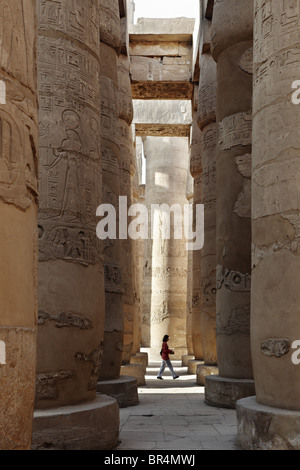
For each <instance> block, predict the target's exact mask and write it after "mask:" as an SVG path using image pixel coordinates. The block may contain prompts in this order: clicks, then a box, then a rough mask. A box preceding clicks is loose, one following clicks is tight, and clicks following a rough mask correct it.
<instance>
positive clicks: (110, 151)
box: [99, 25, 124, 380]
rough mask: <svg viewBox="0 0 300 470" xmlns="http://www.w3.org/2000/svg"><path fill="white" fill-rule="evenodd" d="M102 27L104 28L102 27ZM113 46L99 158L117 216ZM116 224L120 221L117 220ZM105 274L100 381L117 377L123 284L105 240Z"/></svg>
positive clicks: (116, 245) (117, 254) (114, 248)
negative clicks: (100, 157) (103, 330)
mask: <svg viewBox="0 0 300 470" xmlns="http://www.w3.org/2000/svg"><path fill="white" fill-rule="evenodd" d="M102 27H103V25H102ZM113 46H114V42H113V41H112V44H111V45H109V44H106V43H104V42H102V40H101V44H100V54H101V65H100V94H101V154H102V171H103V201H104V203H105V204H111V205H112V206H113V207H114V208H115V210H116V215H117V214H118V211H119V196H120V195H121V194H122V193H121V181H120V175H121V159H120V158H121V157H120V136H119V104H118V101H119V92H118V56H117V51H116V49H115V48H114V47H113ZM117 221H119V217H118V216H117ZM103 248H104V249H103V255H104V272H105V276H104V279H105V335H104V349H103V361H102V366H101V369H100V374H99V379H100V380H111V379H116V378H118V377H119V375H120V367H121V363H122V355H123V334H124V320H123V319H124V313H123V308H124V306H123V301H124V285H123V283H124V280H123V261H122V240H120V239H119V236H117V238H116V239H112V238H111V237H108V238H106V239H105V240H104V246H103Z"/></svg>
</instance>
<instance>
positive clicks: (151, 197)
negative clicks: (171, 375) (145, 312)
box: [144, 137, 189, 359]
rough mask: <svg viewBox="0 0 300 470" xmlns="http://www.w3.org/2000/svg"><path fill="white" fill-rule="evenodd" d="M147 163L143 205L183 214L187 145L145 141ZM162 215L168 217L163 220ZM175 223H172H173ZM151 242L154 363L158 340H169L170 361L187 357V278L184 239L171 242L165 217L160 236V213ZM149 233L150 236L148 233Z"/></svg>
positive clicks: (155, 216) (164, 139) (165, 139)
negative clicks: (176, 207)
mask: <svg viewBox="0 0 300 470" xmlns="http://www.w3.org/2000/svg"><path fill="white" fill-rule="evenodd" d="M144 152H145V157H146V160H147V182H146V195H145V202H146V205H147V207H148V208H149V210H150V209H151V205H152V204H159V205H160V204H163V203H166V204H168V206H169V207H171V206H172V205H173V204H177V205H179V207H180V210H181V211H182V212H181V214H183V206H184V204H187V199H186V183H187V171H188V164H189V158H188V141H187V139H186V138H179V137H170V138H168V137H147V138H146V139H145V140H144ZM166 215H167V214H166ZM174 219H175V218H174ZM151 223H152V224H153V229H154V232H153V235H152V238H153V239H152V240H151V239H150V240H148V253H147V258H146V262H147V268H146V270H145V275H146V276H147V275H148V276H149V278H150V279H151V283H150V284H149V287H148V288H150V292H151V297H150V299H149V300H150V302H151V304H150V307H149V309H150V318H151V322H150V323H151V325H150V328H151V335H150V337H151V349H152V350H153V353H154V355H155V354H157V356H158V358H159V351H160V349H161V343H162V338H163V336H164V335H165V334H168V335H169V336H170V344H169V346H170V347H171V346H172V347H173V348H174V349H175V356H174V359H176V358H177V359H180V358H181V355H182V354H185V353H186V283H185V279H186V274H187V251H186V246H185V243H186V242H185V239H184V237H182V238H181V239H175V238H174V227H175V224H174V221H173V218H171V217H170V236H168V235H167V233H164V227H166V226H167V225H164V223H165V222H164V219H163V212H161V211H159V210H156V212H155V213H154V212H153V213H152V216H151ZM149 233H150V232H149Z"/></svg>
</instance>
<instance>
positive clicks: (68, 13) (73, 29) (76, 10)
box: [38, 0, 99, 51]
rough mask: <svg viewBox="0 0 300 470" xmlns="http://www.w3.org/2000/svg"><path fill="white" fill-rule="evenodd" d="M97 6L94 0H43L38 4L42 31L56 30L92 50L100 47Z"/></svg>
mask: <svg viewBox="0 0 300 470" xmlns="http://www.w3.org/2000/svg"><path fill="white" fill-rule="evenodd" d="M98 14H99V13H98V10H97V4H96V3H95V2H94V1H93V0H86V1H85V2H84V3H83V2H82V1H81V0H72V1H69V0H41V1H40V2H38V15H39V28H40V30H49V29H52V28H53V29H54V30H55V31H60V32H62V33H65V34H67V35H68V36H71V37H72V38H74V39H77V40H79V41H82V42H83V43H84V44H86V45H87V46H88V47H90V48H91V49H94V50H95V51H97V49H98V47H99V26H98V18H97V16H98Z"/></svg>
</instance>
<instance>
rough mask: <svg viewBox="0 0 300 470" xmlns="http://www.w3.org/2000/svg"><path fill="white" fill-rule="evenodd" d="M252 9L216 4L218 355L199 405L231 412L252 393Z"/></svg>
mask: <svg viewBox="0 0 300 470" xmlns="http://www.w3.org/2000/svg"><path fill="white" fill-rule="evenodd" d="M252 22H253V2H252V1H251V2H249V1H248V0H241V1H240V2H238V5H237V4H236V2H234V1H232V0H225V1H221V2H216V3H215V5H214V10H213V17H212V31H211V42H212V56H213V58H214V60H215V61H216V62H217V108H216V117H217V125H218V144H217V165H216V171H217V181H216V197H217V206H216V243H217V245H216V264H217V275H216V278H217V297H216V305H217V307H216V308H217V318H216V328H217V351H218V367H219V375H218V376H211V377H206V388H205V394H206V395H205V396H206V401H207V402H208V403H210V404H212V405H219V406H226V407H233V408H234V407H235V403H236V399H237V398H242V397H244V396H249V395H251V394H253V392H254V381H253V372H252V362H251V352H250V280H251V137H252V50H253V49H252V45H253V27H252Z"/></svg>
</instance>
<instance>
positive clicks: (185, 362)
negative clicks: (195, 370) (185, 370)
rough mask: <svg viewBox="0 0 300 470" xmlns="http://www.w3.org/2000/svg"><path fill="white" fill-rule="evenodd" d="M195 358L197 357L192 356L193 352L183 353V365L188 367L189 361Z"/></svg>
mask: <svg viewBox="0 0 300 470" xmlns="http://www.w3.org/2000/svg"><path fill="white" fill-rule="evenodd" d="M193 359H195V356H192V355H191V354H183V355H182V356H181V363H182V367H188V365H189V361H192V360H193Z"/></svg>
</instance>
